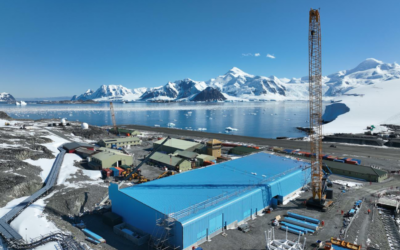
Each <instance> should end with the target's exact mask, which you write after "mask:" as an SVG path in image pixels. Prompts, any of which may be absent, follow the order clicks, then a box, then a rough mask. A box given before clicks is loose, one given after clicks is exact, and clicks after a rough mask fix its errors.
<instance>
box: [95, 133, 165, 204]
mask: <svg viewBox="0 0 400 250" xmlns="http://www.w3.org/2000/svg"><path fill="white" fill-rule="evenodd" d="M170 139H171V137H170V136H168V137H167V138H165V140H164V141H163V142H162V143H161V144H160V145H158V146H157V147H156V148H153V151H151V153H150V154H149V155H148V156H146V158H144V159H143V161H142V162H141V163H139V165H137V166H136V167H135V168H133V169H132V170H131V171H130V173H128V174H127V175H126V176H125V177H124V180H123V181H121V182H120V183H119V184H118V188H120V187H121V186H122V185H123V184H124V183H125V182H126V181H129V180H133V179H135V177H136V178H138V179H139V182H138V183H144V182H148V181H149V180H148V179H147V178H145V177H144V176H142V175H141V174H140V168H141V167H142V165H143V164H145V163H146V162H148V161H149V160H150V157H151V156H152V155H153V154H154V153H155V152H157V151H158V150H159V149H160V148H161V147H162V146H163V145H164V144H165V143H166V142H167V141H168V140H170ZM108 199H109V195H108V194H107V195H106V197H104V199H103V200H102V201H101V202H100V203H99V206H102V205H104V204H105V203H106V201H107V200H108Z"/></svg>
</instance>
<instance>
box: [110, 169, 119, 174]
mask: <svg viewBox="0 0 400 250" xmlns="http://www.w3.org/2000/svg"><path fill="white" fill-rule="evenodd" d="M110 170H112V171H113V174H112V176H119V170H118V169H116V168H110Z"/></svg>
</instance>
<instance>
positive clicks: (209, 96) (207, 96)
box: [192, 87, 226, 102]
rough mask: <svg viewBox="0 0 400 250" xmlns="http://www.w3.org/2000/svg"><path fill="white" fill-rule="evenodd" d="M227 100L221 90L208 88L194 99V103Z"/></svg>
mask: <svg viewBox="0 0 400 250" xmlns="http://www.w3.org/2000/svg"><path fill="white" fill-rule="evenodd" d="M225 100H226V98H225V96H224V95H223V94H221V92H220V91H219V90H217V89H214V88H212V87H207V88H206V89H205V90H203V91H201V92H200V93H199V94H197V95H196V96H195V97H194V98H193V99H192V101H194V102H216V101H225Z"/></svg>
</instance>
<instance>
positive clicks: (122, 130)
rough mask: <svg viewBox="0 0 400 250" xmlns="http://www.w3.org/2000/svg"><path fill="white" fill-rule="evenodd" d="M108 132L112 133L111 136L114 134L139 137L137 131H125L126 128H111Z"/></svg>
mask: <svg viewBox="0 0 400 250" xmlns="http://www.w3.org/2000/svg"><path fill="white" fill-rule="evenodd" d="M109 131H110V133H113V134H116V135H125V136H137V135H141V133H140V132H139V131H137V130H133V129H126V128H117V130H115V129H114V128H112V129H110V130H109Z"/></svg>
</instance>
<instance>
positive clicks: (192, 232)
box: [182, 169, 310, 248]
mask: <svg viewBox="0 0 400 250" xmlns="http://www.w3.org/2000/svg"><path fill="white" fill-rule="evenodd" d="M309 182H310V169H307V170H304V171H302V170H298V171H296V172H293V173H291V174H288V175H286V176H283V177H281V178H279V179H278V180H277V181H274V182H272V183H269V185H268V186H266V187H261V188H257V189H256V190H253V191H252V192H249V193H245V194H242V195H241V196H239V197H238V198H236V199H235V200H231V201H229V202H227V203H226V204H221V206H219V207H216V208H215V209H214V210H212V211H209V212H207V213H205V214H200V215H199V216H197V217H195V218H190V219H189V220H188V221H182V226H183V246H184V248H187V247H189V246H191V245H193V244H195V243H196V242H199V241H200V242H202V241H204V239H205V238H206V237H207V234H208V235H211V234H212V233H214V232H216V231H217V230H220V229H221V228H222V227H223V226H226V225H229V224H231V223H233V222H235V221H237V222H241V221H243V220H245V219H246V218H248V217H250V215H252V214H255V213H257V212H260V211H262V210H263V209H264V208H266V207H268V206H269V205H270V203H271V200H272V198H273V197H275V196H283V197H284V196H286V195H289V194H291V193H293V192H294V191H296V190H298V189H300V188H301V187H302V186H303V185H304V184H305V183H309Z"/></svg>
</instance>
